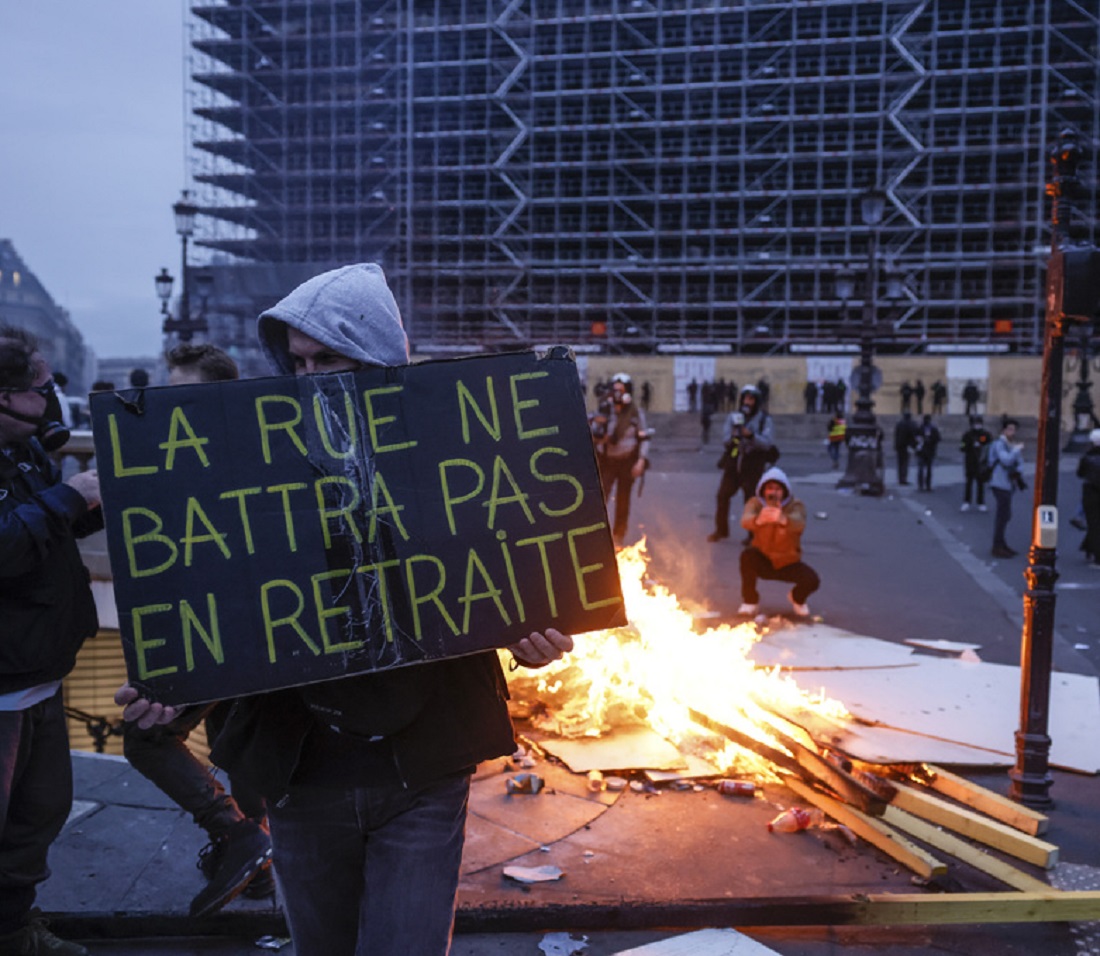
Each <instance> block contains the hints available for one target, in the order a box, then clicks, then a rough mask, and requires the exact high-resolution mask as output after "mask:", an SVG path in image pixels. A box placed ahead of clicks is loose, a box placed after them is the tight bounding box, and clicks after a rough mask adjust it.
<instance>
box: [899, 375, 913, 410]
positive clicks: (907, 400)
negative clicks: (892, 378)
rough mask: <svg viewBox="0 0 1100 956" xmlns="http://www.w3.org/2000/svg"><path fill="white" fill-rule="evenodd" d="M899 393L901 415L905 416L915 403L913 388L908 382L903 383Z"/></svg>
mask: <svg viewBox="0 0 1100 956" xmlns="http://www.w3.org/2000/svg"><path fill="white" fill-rule="evenodd" d="M898 391H899V392H900V393H901V413H902V414H903V415H904V414H905V413H906V412H908V411H909V410H910V407H911V405H912V403H913V386H912V385H910V384H909V381H908V380H906V381H904V382H902V383H901V387H900V388H899V389H898Z"/></svg>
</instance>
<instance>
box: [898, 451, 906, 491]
mask: <svg viewBox="0 0 1100 956" xmlns="http://www.w3.org/2000/svg"><path fill="white" fill-rule="evenodd" d="M897 454H898V484H899V485H905V484H908V483H909V450H908V449H898V453H897Z"/></svg>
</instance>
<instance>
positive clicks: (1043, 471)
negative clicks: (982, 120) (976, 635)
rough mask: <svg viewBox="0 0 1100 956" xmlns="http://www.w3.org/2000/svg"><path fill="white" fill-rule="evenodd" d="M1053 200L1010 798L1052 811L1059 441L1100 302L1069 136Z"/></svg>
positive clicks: (1098, 273)
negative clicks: (1075, 356) (1080, 222)
mask: <svg viewBox="0 0 1100 956" xmlns="http://www.w3.org/2000/svg"><path fill="white" fill-rule="evenodd" d="M1050 159H1051V163H1052V166H1053V176H1052V177H1051V182H1050V184H1049V185H1048V186H1047V195H1049V196H1051V197H1052V199H1053V201H1054V202H1053V209H1052V217H1051V218H1052V226H1053V228H1052V237H1051V251H1050V262H1049V264H1048V266H1047V298H1046V323H1045V325H1046V327H1045V333H1044V343H1043V376H1042V392H1041V395H1040V407H1039V438H1038V444H1037V447H1036V452H1035V460H1036V469H1035V498H1034V511H1033V515H1032V524H1031V549H1030V550H1029V552H1028V568H1027V571H1025V572H1024V577H1025V578H1026V579H1027V585H1028V587H1027V591H1026V592H1025V593H1024V626H1023V634H1022V636H1021V642H1020V728H1019V730H1017V731H1016V763H1015V765H1014V766H1013V768H1012V770H1011V771H1009V778H1010V779H1011V781H1012V782H1011V786H1010V791H1009V792H1010V794H1011V796H1012V798H1013V799H1014V800H1017V801H1019V802H1020V803H1023V804H1025V805H1026V806H1029V807H1035V808H1039V809H1042V808H1045V807H1050V806H1052V804H1053V801H1052V800H1051V797H1050V787H1051V784H1052V783H1053V780H1052V778H1051V775H1050V761H1049V758H1050V737H1049V735H1048V734H1047V729H1048V717H1049V711H1050V673H1051V663H1052V657H1053V643H1054V597H1055V595H1054V584H1055V582H1056V581H1057V580H1058V572H1057V570H1056V569H1055V566H1054V565H1055V557H1056V555H1057V550H1056V549H1057V544H1058V506H1057V503H1058V441H1059V432H1060V429H1061V418H1062V360H1063V355H1064V351H1065V334H1066V327H1067V325H1068V324H1069V323H1072V322H1085V323H1087V322H1090V321H1092V318H1093V316H1094V315H1095V313H1096V306H1097V301H1098V299H1100V252H1098V251H1097V250H1096V249H1095V248H1093V247H1092V246H1091V245H1090V244H1088V243H1075V242H1074V241H1073V238H1072V234H1073V204H1072V201H1073V197H1074V194H1075V193H1076V192H1077V189H1078V180H1077V167H1078V164H1079V163H1080V162H1081V150H1080V148H1079V146H1078V144H1077V138H1076V135H1075V134H1074V133H1073V131H1071V130H1066V131H1063V133H1062V135H1061V138H1060V141H1059V144H1058V146H1057V147H1055V149H1054V150H1053V151H1052V152H1051V157H1050Z"/></svg>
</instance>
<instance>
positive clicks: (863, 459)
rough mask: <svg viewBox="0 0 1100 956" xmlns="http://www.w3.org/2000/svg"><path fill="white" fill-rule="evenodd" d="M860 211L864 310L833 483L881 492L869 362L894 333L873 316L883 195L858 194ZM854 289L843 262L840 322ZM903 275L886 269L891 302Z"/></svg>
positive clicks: (875, 191) (873, 190)
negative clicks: (844, 449) (851, 399)
mask: <svg viewBox="0 0 1100 956" xmlns="http://www.w3.org/2000/svg"><path fill="white" fill-rule="evenodd" d="M859 209H860V216H861V218H862V219H863V224H864V225H865V226H867V227H868V234H867V275H866V278H865V279H864V286H865V288H864V293H863V314H862V317H861V321H860V324H859V345H860V348H859V367H858V369H857V371H856V381H855V382H854V383H853V384H854V385H855V387H856V390H857V398H856V403H855V404H856V411H855V414H854V415H853V416H852V422H851V424H850V425H849V426H848V434H847V443H848V467H847V468H846V469H845V471H844V475H843V476H842V477H841V479H840V480H839V481H838V482H837V487H838V488H854V489H858V490H859V491H860V492H861V493H862V494H865V495H876V496H877V495H881V494H882V493H883V492H884V491H885V490H886V482H885V479H884V477H883V475H884V472H885V463H884V461H883V452H882V429H881V428H879V426H878V422H877V421H876V420H875V413H874V411H873V409H874V406H875V403H874V400H873V399H872V398H871V393H872V392H873V391H874V389H875V388H876V386H877V382H876V374H875V373H876V371H877V370H876V369H875V366H874V356H875V338H876V336H878V335H881V334H883V332H884V331H885V332H893V327H892V326H890V325H889V324H888V323H887V324H884V325H880V324H879V323H878V321H877V319H878V301H877V295H878V281H879V270H878V227H879V224H880V223H881V222H882V218H883V214H884V212H885V210H886V194H885V193H884V192H883V191H882V190H881V189H878V188H871V189H867V190H865V191H864V193H863V194H862V196H860V204H859ZM854 291H855V283H854V281H853V277H852V273H851V271H850V270H849V269H847V268H846V267H844V268H841V269H839V270H838V271H837V274H836V292H837V296H838V297H839V298H840V300H841V303H842V305H841V308H842V311H843V315H842V326H844V325H847V319H848V300H849V299H850V298H851V297H852V293H853V292H854ZM902 292H903V285H902V275H901V273H900V272H898V271H897V270H896V269H894V268H893V267H892V266H891V267H890V268H889V269H888V271H887V296H888V298H890V299H891V301H893V300H895V299H899V298H901V296H902Z"/></svg>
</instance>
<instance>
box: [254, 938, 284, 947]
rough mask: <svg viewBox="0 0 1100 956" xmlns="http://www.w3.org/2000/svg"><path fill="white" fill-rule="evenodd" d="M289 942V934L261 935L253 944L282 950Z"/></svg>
mask: <svg viewBox="0 0 1100 956" xmlns="http://www.w3.org/2000/svg"><path fill="white" fill-rule="evenodd" d="M289 943H290V937H289V936H261V937H260V938H259V939H258V940H256V942H255V943H254V944H253V945H255V947H256V948H257V949H273V950H280V949H282V948H283V947H284V946H287V945H288V944H289Z"/></svg>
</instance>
